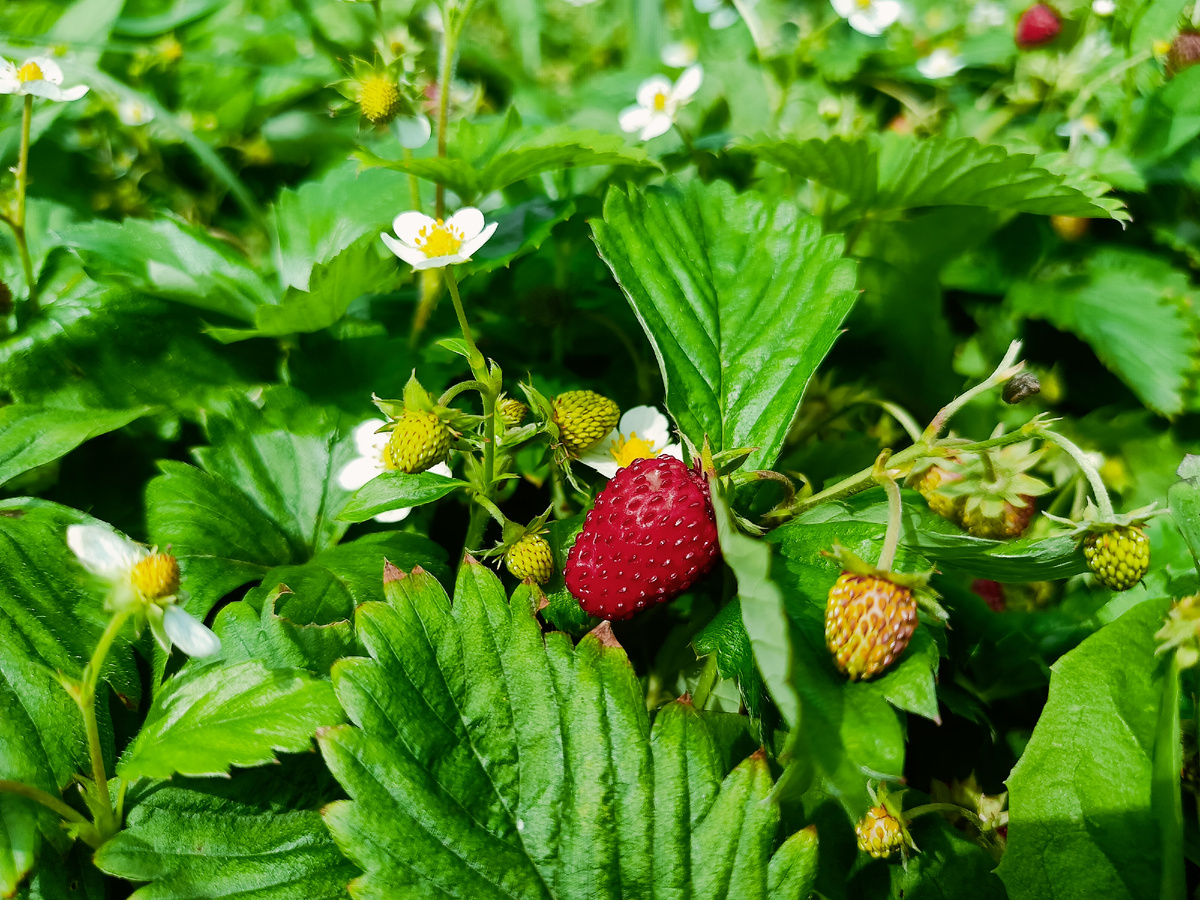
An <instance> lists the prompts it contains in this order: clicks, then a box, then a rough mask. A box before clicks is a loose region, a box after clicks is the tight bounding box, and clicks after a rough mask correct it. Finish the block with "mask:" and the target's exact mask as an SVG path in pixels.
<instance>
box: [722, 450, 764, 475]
mask: <svg viewBox="0 0 1200 900" xmlns="http://www.w3.org/2000/svg"><path fill="white" fill-rule="evenodd" d="M757 449H758V448H757V447H737V448H734V449H732V450H721V451H719V452H717V453H714V454H713V455H712V462H713V465H714V466H715V467H716V469H717V474H718V475H729V474H730V473H732V472H736V471H737V470H738V469H740V468H741V467H742V464H743V463H745V462H746V460H747V459H749V458H750V454H751V453H753V452H754V451H755V450H757Z"/></svg>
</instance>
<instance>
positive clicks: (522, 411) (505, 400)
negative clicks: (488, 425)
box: [496, 397, 529, 428]
mask: <svg viewBox="0 0 1200 900" xmlns="http://www.w3.org/2000/svg"><path fill="white" fill-rule="evenodd" d="M496 409H497V410H498V411H499V413H500V419H501V421H503V422H504V424H505V425H507V426H508V427H509V428H516V427H517V426H518V425H520V424H521V422H522V421H524V419H525V416H526V414H528V412H529V407H528V406H526V405H525V404H524V403H522V402H521V401H520V400H518V399H517V398H516V397H501V398H500V402H499V403H497V404H496Z"/></svg>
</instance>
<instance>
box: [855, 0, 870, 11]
mask: <svg viewBox="0 0 1200 900" xmlns="http://www.w3.org/2000/svg"><path fill="white" fill-rule="evenodd" d="M873 2H874V0H858V8H859V9H870V8H871V4H872V3H873Z"/></svg>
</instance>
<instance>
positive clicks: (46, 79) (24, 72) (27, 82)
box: [0, 56, 88, 101]
mask: <svg viewBox="0 0 1200 900" xmlns="http://www.w3.org/2000/svg"><path fill="white" fill-rule="evenodd" d="M62 83H63V73H62V69H60V68H59V67H58V63H56V62H55V61H54V60H52V59H50V57H48V56H34V57H32V58H30V59H27V60H25V62H24V63H22V64H21V65H20V66H18V65H17V64H16V63H14V62H10V61H9V60H7V59H0V94H32V95H33V96H34V97H42V98H44V99H46V100H59V101H70V100H78V99H79V98H80V97H82V96H83V95H84V94H86V93H87V92H88V86H87V85H86V84H76V85H73V86H72V87H69V88H64V87H63V86H62Z"/></svg>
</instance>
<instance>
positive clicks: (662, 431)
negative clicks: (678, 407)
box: [619, 406, 671, 447]
mask: <svg viewBox="0 0 1200 900" xmlns="http://www.w3.org/2000/svg"><path fill="white" fill-rule="evenodd" d="M619 428H620V432H621V434H622V435H624V436H625V437H626V438H628V437H629V436H630V435H631V434H634V433H635V432H636V434H637V436H638V437H640V438H641V439H642V440H644V441H649V442H650V443H651V444H653V445H654V446H655V447H662V446H663V445H664V444H666V443H667V439H668V438H669V437H670V436H671V423H670V421H669V420H668V419H667V417H666V416H664V415H663V414H662V413H660V412H659V411H658V410H657V409H655V408H654V407H653V406H635V407H633V409H631V410H628V411H627V412H626V413H625V414H624V415H623V416H621V424H620V426H619Z"/></svg>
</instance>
